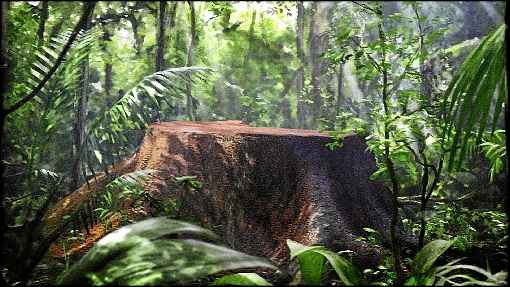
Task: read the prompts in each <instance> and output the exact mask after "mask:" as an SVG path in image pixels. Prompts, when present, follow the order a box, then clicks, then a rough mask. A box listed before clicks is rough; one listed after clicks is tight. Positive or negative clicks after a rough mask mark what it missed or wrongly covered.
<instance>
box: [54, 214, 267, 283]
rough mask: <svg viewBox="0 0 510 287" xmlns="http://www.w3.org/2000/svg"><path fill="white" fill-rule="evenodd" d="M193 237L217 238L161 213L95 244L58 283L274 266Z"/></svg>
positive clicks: (171, 277) (174, 279)
mask: <svg viewBox="0 0 510 287" xmlns="http://www.w3.org/2000/svg"><path fill="white" fill-rule="evenodd" d="M176 238H179V239H176ZM181 238H182V239H181ZM193 238H203V239H206V240H216V239H217V236H216V235H214V233H212V232H211V231H209V230H206V229H203V228H201V227H198V226H195V225H192V224H189V223H185V222H180V221H176V220H171V219H168V218H165V217H158V218H151V219H148V220H144V221H141V222H138V223H135V224H131V225H128V226H125V227H122V228H120V229H118V230H116V231H114V232H112V233H110V234H108V235H107V236H105V237H104V238H103V239H101V240H100V241H99V242H97V243H96V244H95V245H94V247H93V248H92V249H91V250H90V251H89V252H88V253H87V254H86V255H85V256H84V257H82V259H81V260H80V261H78V262H77V263H76V264H75V265H73V266H72V267H71V268H70V269H69V270H68V271H67V272H66V273H64V274H63V275H62V276H61V277H60V278H59V280H58V282H59V284H66V285H69V284H71V285H74V284H83V283H84V282H86V280H88V279H87V278H94V282H101V283H102V284H115V285H147V284H151V285H154V284H165V285H168V284H185V283H189V282H192V281H195V280H197V279H199V278H202V277H204V276H207V275H212V274H215V273H217V272H220V271H229V270H236V269H243V268H270V269H276V267H274V266H273V265H272V264H270V263H269V262H268V261H267V260H265V259H263V258H258V257H255V256H251V255H247V254H244V253H241V252H238V251H235V250H232V249H229V248H226V247H223V246H218V245H215V244H212V243H208V242H204V241H201V240H198V239H193Z"/></svg>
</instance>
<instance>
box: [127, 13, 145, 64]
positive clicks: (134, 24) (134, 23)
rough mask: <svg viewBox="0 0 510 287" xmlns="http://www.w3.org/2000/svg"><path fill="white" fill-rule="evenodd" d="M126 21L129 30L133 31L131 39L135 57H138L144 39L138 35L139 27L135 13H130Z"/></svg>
mask: <svg viewBox="0 0 510 287" xmlns="http://www.w3.org/2000/svg"><path fill="white" fill-rule="evenodd" d="M127 19H128V21H129V22H130V23H131V28H132V29H133V38H135V50H136V55H137V56H140V55H141V53H142V46H143V40H144V37H143V36H142V35H140V33H138V26H139V25H140V21H139V20H138V19H137V18H136V16H135V11H130V12H129V15H128V18H127Z"/></svg>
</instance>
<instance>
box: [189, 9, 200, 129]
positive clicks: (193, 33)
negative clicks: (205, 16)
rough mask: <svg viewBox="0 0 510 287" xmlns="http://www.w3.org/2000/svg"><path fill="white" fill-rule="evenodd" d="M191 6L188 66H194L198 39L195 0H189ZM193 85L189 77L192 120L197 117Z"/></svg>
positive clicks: (190, 118) (190, 116)
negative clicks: (194, 50)
mask: <svg viewBox="0 0 510 287" xmlns="http://www.w3.org/2000/svg"><path fill="white" fill-rule="evenodd" d="M188 4H189V8H190V17H191V19H190V20H191V31H190V32H191V39H190V42H189V46H188V57H187V60H186V67H191V66H193V49H194V48H195V45H196V41H197V40H198V39H197V31H196V16H195V6H194V3H193V1H188ZM191 90H192V85H191V78H189V79H188V82H187V83H186V112H187V114H188V119H189V120H190V121H192V120H194V119H195V118H196V115H195V108H194V103H193V95H192V92H191Z"/></svg>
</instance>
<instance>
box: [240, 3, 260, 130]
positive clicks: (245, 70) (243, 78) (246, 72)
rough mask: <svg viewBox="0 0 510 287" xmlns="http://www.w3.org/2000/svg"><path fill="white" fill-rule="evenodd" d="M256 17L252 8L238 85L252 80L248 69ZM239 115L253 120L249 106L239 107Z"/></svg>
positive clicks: (246, 119)
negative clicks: (246, 46) (246, 47)
mask: <svg viewBox="0 0 510 287" xmlns="http://www.w3.org/2000/svg"><path fill="white" fill-rule="evenodd" d="M256 19H257V11H256V10H255V9H254V10H253V12H252V14H251V22H250V29H249V30H248V49H247V50H246V54H245V55H244V58H243V63H242V69H243V73H242V76H241V79H240V85H241V86H245V85H247V83H249V82H251V81H252V77H251V74H252V73H251V70H250V66H249V64H250V60H251V59H252V57H253V40H254V38H255V23H256ZM241 117H242V119H243V120H245V121H247V122H251V121H252V120H253V113H252V111H251V109H250V107H249V106H243V107H241Z"/></svg>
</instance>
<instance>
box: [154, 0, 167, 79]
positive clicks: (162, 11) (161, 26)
mask: <svg viewBox="0 0 510 287" xmlns="http://www.w3.org/2000/svg"><path fill="white" fill-rule="evenodd" d="M166 6H167V3H166V1H159V21H158V33H157V40H156V45H157V50H156V72H157V71H161V70H163V69H164V68H165V42H166V41H165V40H166V37H165V32H166V31H165V28H166V25H167V17H166Z"/></svg>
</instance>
